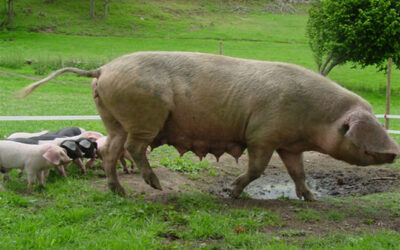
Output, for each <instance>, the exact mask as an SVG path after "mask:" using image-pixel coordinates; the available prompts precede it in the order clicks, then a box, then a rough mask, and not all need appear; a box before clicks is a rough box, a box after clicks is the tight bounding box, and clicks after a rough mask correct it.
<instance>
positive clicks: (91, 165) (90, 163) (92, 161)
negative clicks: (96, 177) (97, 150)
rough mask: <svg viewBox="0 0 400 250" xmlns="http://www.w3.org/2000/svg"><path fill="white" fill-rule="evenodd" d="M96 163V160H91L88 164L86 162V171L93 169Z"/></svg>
mask: <svg viewBox="0 0 400 250" xmlns="http://www.w3.org/2000/svg"><path fill="white" fill-rule="evenodd" d="M95 162H96V158H90V159H89V160H88V161H87V162H86V165H85V167H86V169H88V168H93V165H94V163H95Z"/></svg>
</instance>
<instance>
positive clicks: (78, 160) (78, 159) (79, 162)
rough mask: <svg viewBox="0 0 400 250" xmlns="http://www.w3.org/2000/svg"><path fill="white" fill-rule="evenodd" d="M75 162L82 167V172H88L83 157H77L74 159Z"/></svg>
mask: <svg viewBox="0 0 400 250" xmlns="http://www.w3.org/2000/svg"><path fill="white" fill-rule="evenodd" d="M74 163H75V164H76V165H77V166H79V167H80V169H81V174H85V173H86V168H85V165H83V161H82V159H81V158H76V159H75V160H74Z"/></svg>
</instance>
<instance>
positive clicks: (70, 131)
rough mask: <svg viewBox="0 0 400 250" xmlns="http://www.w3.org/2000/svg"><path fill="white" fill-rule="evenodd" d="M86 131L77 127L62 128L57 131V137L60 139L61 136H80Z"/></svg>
mask: <svg viewBox="0 0 400 250" xmlns="http://www.w3.org/2000/svg"><path fill="white" fill-rule="evenodd" d="M85 131H86V130H85V129H83V128H78V127H67V128H62V129H60V130H58V131H57V135H58V136H60V137H62V136H75V135H80V134H82V133H83V132H85Z"/></svg>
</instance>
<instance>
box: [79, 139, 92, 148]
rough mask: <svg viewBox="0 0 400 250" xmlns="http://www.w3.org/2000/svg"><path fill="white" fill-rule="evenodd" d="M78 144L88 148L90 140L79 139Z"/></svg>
mask: <svg viewBox="0 0 400 250" xmlns="http://www.w3.org/2000/svg"><path fill="white" fill-rule="evenodd" d="M79 145H80V146H82V147H83V148H86V149H89V148H90V141H89V140H87V139H86V140H81V141H80V142H79Z"/></svg>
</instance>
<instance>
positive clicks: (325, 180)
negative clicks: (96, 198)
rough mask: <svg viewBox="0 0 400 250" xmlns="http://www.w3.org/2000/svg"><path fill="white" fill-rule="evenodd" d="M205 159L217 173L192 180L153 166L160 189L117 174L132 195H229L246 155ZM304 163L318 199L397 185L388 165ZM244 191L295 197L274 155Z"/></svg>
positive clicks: (313, 157)
mask: <svg viewBox="0 0 400 250" xmlns="http://www.w3.org/2000/svg"><path fill="white" fill-rule="evenodd" d="M206 159H207V160H208V161H209V162H211V164H212V165H214V166H215V167H216V169H215V170H216V172H217V173H218V175H217V176H209V175H208V174H207V173H204V175H203V176H202V177H201V178H199V179H196V180H192V179H190V178H189V177H188V176H187V175H185V174H182V173H178V172H173V171H170V170H168V169H166V168H164V167H157V168H154V172H155V174H156V175H157V176H158V178H159V179H160V182H161V185H162V187H163V191H159V190H155V189H153V188H151V187H150V186H149V185H147V184H146V183H145V182H144V181H143V179H142V177H141V175H140V174H139V172H137V171H136V172H134V173H133V174H123V173H120V180H121V182H122V183H123V185H124V186H125V187H126V188H127V189H128V191H130V192H131V193H132V194H133V195H137V194H143V195H145V196H146V197H156V196H158V195H165V194H170V193H181V192H199V191H203V192H209V193H211V194H213V195H217V196H219V197H223V198H227V197H230V193H231V189H232V186H231V183H232V182H233V181H234V180H235V179H236V178H237V177H238V176H239V175H240V174H241V173H243V172H244V171H246V169H247V160H248V157H247V155H246V154H244V155H243V156H242V157H241V158H240V159H239V161H238V163H236V162H235V160H234V159H233V158H232V157H231V156H229V155H223V156H222V157H221V158H220V161H219V162H216V161H215V158H214V157H212V156H207V158H206ZM194 160H196V161H197V160H198V159H194ZM150 162H151V160H150ZM304 164H305V171H306V175H307V183H308V184H309V186H310V189H311V190H312V192H313V193H314V194H315V196H316V197H317V198H323V197H345V196H354V195H357V196H362V195H367V194H371V193H379V192H388V191H392V190H394V189H396V188H399V187H400V184H399V182H400V181H399V179H400V171H398V170H391V169H389V168H388V167H387V166H369V167H358V166H353V165H349V164H347V163H344V162H342V161H338V160H335V159H333V158H331V157H329V156H327V155H323V154H320V153H315V152H308V153H305V155H304ZM120 172H121V171H120ZM97 183H98V185H97V186H102V188H106V187H105V180H101V181H99V182H97ZM245 192H246V193H247V194H248V195H249V196H250V197H251V198H254V199H263V200H268V199H277V198H281V197H287V198H292V199H297V196H296V194H295V188H294V184H293V181H292V180H291V178H290V176H289V175H288V173H287V172H286V169H285V167H284V165H283V163H282V162H281V160H280V159H279V157H278V156H277V155H276V154H274V155H273V157H272V159H271V162H270V164H269V165H268V167H267V169H266V170H265V172H264V174H263V175H262V176H261V177H260V178H258V179H257V180H255V181H253V182H252V183H251V184H250V185H249V186H248V187H246V189H245Z"/></svg>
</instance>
